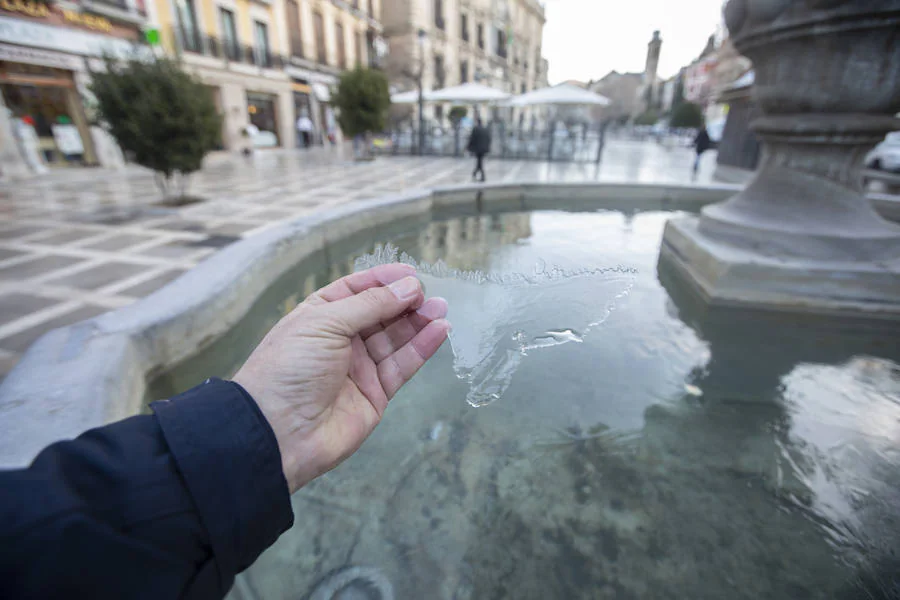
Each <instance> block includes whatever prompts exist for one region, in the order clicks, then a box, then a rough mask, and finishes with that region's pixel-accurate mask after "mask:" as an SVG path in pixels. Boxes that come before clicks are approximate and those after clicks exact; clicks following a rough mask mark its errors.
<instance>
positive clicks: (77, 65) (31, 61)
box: [0, 44, 84, 71]
mask: <svg viewBox="0 0 900 600" xmlns="http://www.w3.org/2000/svg"><path fill="white" fill-rule="evenodd" d="M0 60H5V61H9V62H15V63H22V64H26V65H38V66H40V67H52V68H54V69H66V70H67V71H80V70H81V69H83V68H84V63H83V62H82V60H81V59H79V58H77V57H75V56H72V55H71V54H62V53H61V52H49V51H47V50H35V49H34V48H26V47H24V46H11V45H9V44H0Z"/></svg>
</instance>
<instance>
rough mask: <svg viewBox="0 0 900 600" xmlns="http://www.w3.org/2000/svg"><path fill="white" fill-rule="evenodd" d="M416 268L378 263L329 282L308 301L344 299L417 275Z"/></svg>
mask: <svg viewBox="0 0 900 600" xmlns="http://www.w3.org/2000/svg"><path fill="white" fill-rule="evenodd" d="M415 274H416V270H415V268H413V267H412V266H411V265H405V264H403V263H391V264H387V265H378V266H377V267H372V268H371V269H366V270H365V271H360V272H358V273H351V274H350V275H347V276H346V277H341V278H340V279H338V280H337V281H335V282H332V283H329V284H328V285H326V286H325V287H323V288H322V289H320V290H319V291H317V292H313V293H312V294H311V295H310V296H309V297H308V298H307V299H306V301H307V302H308V303H310V304H324V303H326V302H335V301H337V300H343V299H344V298H349V297H350V296H355V295H356V294H359V293H360V292H364V291H366V290H367V289H369V288H374V287H381V286H385V285H390V284H392V283H394V282H395V281H398V280H400V279H403V278H404V277H409V276H410V275H415Z"/></svg>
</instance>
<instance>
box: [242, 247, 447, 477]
mask: <svg viewBox="0 0 900 600" xmlns="http://www.w3.org/2000/svg"><path fill="white" fill-rule="evenodd" d="M413 275H414V270H413V269H412V267H410V266H408V265H401V264H392V265H382V266H379V267H375V268H373V269H369V270H368V271H362V272H359V273H354V274H352V275H348V276H347V277H344V278H342V279H339V280H338V281H335V282H334V283H332V284H330V285H328V286H326V287H325V288H322V289H321V290H319V291H318V292H316V293H314V294H312V295H311V296H310V297H309V298H307V299H306V300H305V301H304V302H303V303H302V304H301V305H300V306H298V307H297V308H296V309H294V311H292V312H291V313H290V314H289V315H287V316H286V317H285V318H284V319H282V320H281V321H280V322H279V323H278V324H277V325H276V326H275V327H274V328H273V329H272V330H271V331H270V332H269V334H268V335H267V336H266V338H265V339H264V340H263V341H262V342H261V343H260V345H259V347H257V349H256V350H255V351H254V352H253V354H252V355H251V356H250V358H249V359H248V360H247V362H246V363H245V364H244V366H243V367H242V368H241V369H240V371H239V372H238V373H237V374H236V375H235V377H234V381H235V382H237V383H239V384H241V385H242V386H243V387H244V388H245V389H246V390H247V391H248V392H249V393H250V395H251V396H253V398H254V399H255V400H256V402H257V404H258V405H259V407H260V409H261V410H262V412H263V414H264V415H265V417H266V419H267V420H268V421H269V423H270V424H271V425H272V429H273V431H274V432H275V436H276V438H277V439H278V445H279V449H280V450H281V454H282V464H283V467H284V470H285V476H286V477H287V479H288V483H289V485H290V488H291V491H292V492H293V491H295V490H296V489H298V488H299V487H301V486H302V485H304V484H305V483H306V482H308V481H310V480H311V479H313V478H314V477H316V476H318V475H321V474H322V473H324V472H326V471H328V470H329V469H332V468H334V467H335V466H336V465H337V464H339V463H340V462H341V461H343V460H344V459H345V458H347V457H348V456H349V455H350V454H352V453H353V452H354V451H355V450H356V449H357V448H359V446H360V445H361V444H362V442H363V441H364V440H365V439H366V437H368V435H369V434H370V433H371V432H372V430H373V429H374V428H375V426H376V425H377V424H378V422H379V421H380V420H381V417H382V415H383V414H384V411H385V410H386V408H387V405H388V402H389V401H390V399H391V398H392V397H393V396H394V394H396V393H397V390H399V389H400V387H401V386H402V385H403V384H404V383H406V382H407V381H409V379H410V378H411V377H412V376H413V375H414V374H415V373H416V371H418V370H419V368H420V367H421V366H422V365H423V364H424V363H425V361H427V360H428V359H429V358H431V356H432V355H434V353H435V352H436V351H437V349H438V348H439V347H440V345H441V344H442V343H443V341H444V340H445V339H446V337H447V331H448V330H449V323H447V321H445V320H444V319H443V317H444V316H446V313H447V303H446V302H445V301H444V300H443V299H441V298H432V299H429V300H427V301H426V300H425V299H424V294H423V292H422V288H421V285H420V284H419V282H418V281H417V280H416V279H415V278H414V277H413Z"/></svg>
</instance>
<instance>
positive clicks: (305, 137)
mask: <svg viewBox="0 0 900 600" xmlns="http://www.w3.org/2000/svg"><path fill="white" fill-rule="evenodd" d="M297 131H298V132H299V133H300V139H301V141H302V142H303V147H304V148H309V146H310V144H312V132H313V122H312V119H310V118H309V115H308V114H306V113H305V112H304V113H303V114H301V115H300V118H299V119H297Z"/></svg>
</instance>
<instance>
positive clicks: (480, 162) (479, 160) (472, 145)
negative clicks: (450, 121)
mask: <svg viewBox="0 0 900 600" xmlns="http://www.w3.org/2000/svg"><path fill="white" fill-rule="evenodd" d="M467 150H468V151H469V152H471V153H472V154H474V155H475V170H474V171H472V179H475V178H476V177H477V175H478V174H479V173H481V181H484V180H485V177H484V157H485V155H486V154H487V153H488V152H490V151H491V131H490V130H489V129H488V128H487V127H485V126H484V125H482V123H481V119H478V121H476V123H475V128H474V129H472V134H471V135H470V136H469V145H468V146H467Z"/></svg>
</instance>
